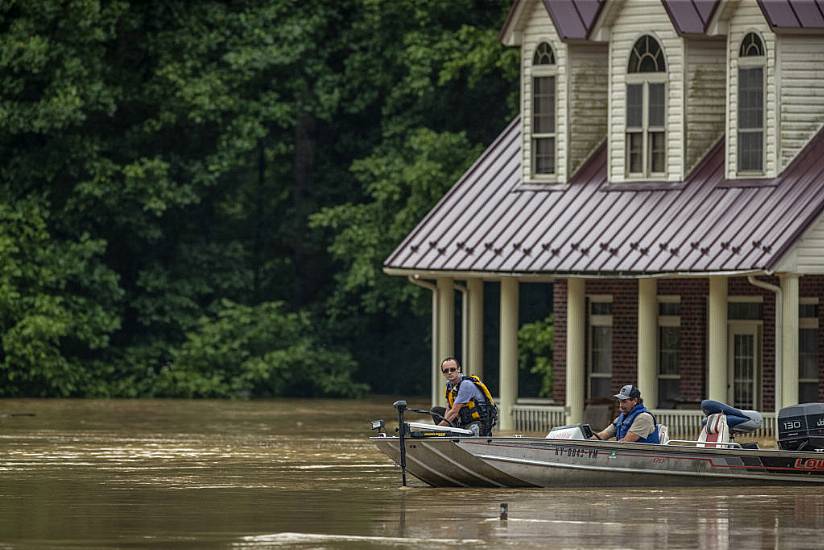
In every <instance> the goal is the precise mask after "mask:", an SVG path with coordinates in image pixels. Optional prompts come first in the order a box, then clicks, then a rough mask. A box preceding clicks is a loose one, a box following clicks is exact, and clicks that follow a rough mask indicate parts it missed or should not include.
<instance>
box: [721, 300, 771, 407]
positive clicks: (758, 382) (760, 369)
mask: <svg viewBox="0 0 824 550" xmlns="http://www.w3.org/2000/svg"><path fill="white" fill-rule="evenodd" d="M730 304H759V305H760V306H761V308H762V309H761V310H760V313H761V315H762V316H763V314H764V310H763V305H764V297H763V296H760V295H754V294H738V295H731V296H727V311H728V313H729V305H730ZM707 311H709V309H708V310H707ZM735 333H738V334H745V335H746V334H754V336H755V339H754V341H753V346H754V349H753V353H754V356H755V362H754V364H753V386H752V392H753V396H752V398H753V404H752V407H751V408H752V409H755V410H757V409H759V408H760V407H761V406H762V403H763V402H764V319H763V317H762V318H759V319H738V318H734V317H731V316H729V314H728V315H727V350H726V357H727V381H728V389H727V399H728V402H729V403H730V404H731V405H732V406H734V407H743V405H740V404H735V365H734V359H733V357H734V353H735V350H734V338H733V334H735Z"/></svg>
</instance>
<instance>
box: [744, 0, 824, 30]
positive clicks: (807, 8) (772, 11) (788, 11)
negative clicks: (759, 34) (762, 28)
mask: <svg viewBox="0 0 824 550" xmlns="http://www.w3.org/2000/svg"><path fill="white" fill-rule="evenodd" d="M758 5H759V6H760V7H761V11H762V12H763V13H764V17H765V18H766V19H767V23H769V24H770V27H771V28H772V29H773V30H774V31H777V32H780V31H782V30H787V31H808V32H820V31H824V0H758Z"/></svg>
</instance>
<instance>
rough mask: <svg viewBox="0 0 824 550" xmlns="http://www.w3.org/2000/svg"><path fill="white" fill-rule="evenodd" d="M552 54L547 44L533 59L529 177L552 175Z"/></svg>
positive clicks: (553, 138) (553, 101) (553, 118)
mask: <svg viewBox="0 0 824 550" xmlns="http://www.w3.org/2000/svg"><path fill="white" fill-rule="evenodd" d="M555 75H556V67H555V54H554V53H553V51H552V47H551V46H550V45H549V44H548V43H547V42H541V43H540V44H538V47H537V48H535V54H534V55H533V57H532V174H533V175H534V176H538V177H541V176H551V175H554V174H555Z"/></svg>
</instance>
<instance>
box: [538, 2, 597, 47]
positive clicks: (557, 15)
mask: <svg viewBox="0 0 824 550" xmlns="http://www.w3.org/2000/svg"><path fill="white" fill-rule="evenodd" d="M604 1H605V0H544V7H546V11H547V13H548V14H549V17H550V19H552V22H553V23H554V24H555V29H556V30H557V31H558V35H560V37H561V40H586V38H587V37H588V36H589V31H590V30H592V26H593V25H594V24H595V19H597V17H598V13H599V12H600V11H601V7H603V5H604Z"/></svg>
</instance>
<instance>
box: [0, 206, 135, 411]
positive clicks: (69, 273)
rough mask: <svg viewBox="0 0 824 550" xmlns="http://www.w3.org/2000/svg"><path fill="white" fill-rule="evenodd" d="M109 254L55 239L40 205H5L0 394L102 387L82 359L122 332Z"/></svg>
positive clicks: (85, 242) (95, 245) (98, 245)
mask: <svg viewBox="0 0 824 550" xmlns="http://www.w3.org/2000/svg"><path fill="white" fill-rule="evenodd" d="M104 249H105V245H104V243H102V242H101V241H99V240H95V239H91V238H89V236H88V235H86V234H83V235H80V237H79V238H78V239H77V240H76V241H67V240H61V239H57V238H55V237H54V236H53V235H50V234H49V232H48V229H47V212H46V209H45V208H44V207H43V206H42V205H41V204H40V203H39V202H37V201H31V200H30V201H20V202H18V203H17V204H15V205H14V206H11V205H3V204H0V332H2V335H3V337H2V356H0V357H2V361H1V362H0V392H2V393H0V394H2V395H60V396H71V395H82V394H84V393H86V392H87V391H89V389H90V388H91V387H93V386H94V385H95V384H96V383H98V382H99V381H98V380H95V372H94V369H87V368H84V367H85V365H84V361H86V360H89V359H91V358H94V357H96V356H98V355H99V352H100V350H103V349H105V348H106V347H107V346H108V344H109V338H110V335H111V334H112V332H114V331H115V330H116V329H117V328H119V326H120V318H119V316H118V315H117V307H118V302H119V300H120V298H121V296H122V292H121V291H120V289H119V288H118V285H117V275H116V274H115V273H113V272H112V271H111V270H110V269H108V268H107V267H106V266H105V265H103V264H102V263H101V261H100V260H101V255H102V253H103V252H104Z"/></svg>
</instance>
